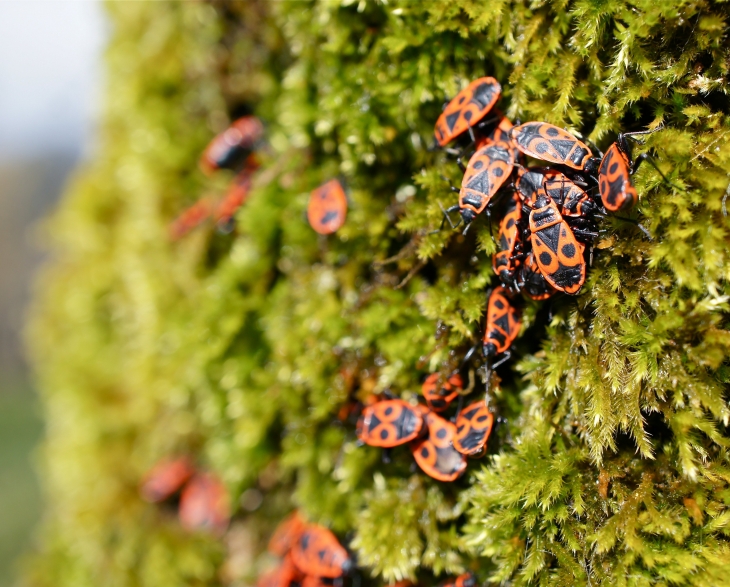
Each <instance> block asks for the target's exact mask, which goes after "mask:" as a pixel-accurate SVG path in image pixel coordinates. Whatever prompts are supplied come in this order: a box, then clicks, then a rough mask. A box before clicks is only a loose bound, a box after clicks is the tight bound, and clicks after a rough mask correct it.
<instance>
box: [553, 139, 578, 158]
mask: <svg viewBox="0 0 730 587" xmlns="http://www.w3.org/2000/svg"><path fill="white" fill-rule="evenodd" d="M550 144H551V145H552V146H553V148H554V149H555V150H556V151H557V152H558V154H559V155H560V157H561V159H563V160H564V161H565V160H566V159H567V158H568V155H569V154H570V150H571V149H572V148H573V147H574V146H575V141H572V140H570V139H562V140H561V139H552V140H551V141H550Z"/></svg>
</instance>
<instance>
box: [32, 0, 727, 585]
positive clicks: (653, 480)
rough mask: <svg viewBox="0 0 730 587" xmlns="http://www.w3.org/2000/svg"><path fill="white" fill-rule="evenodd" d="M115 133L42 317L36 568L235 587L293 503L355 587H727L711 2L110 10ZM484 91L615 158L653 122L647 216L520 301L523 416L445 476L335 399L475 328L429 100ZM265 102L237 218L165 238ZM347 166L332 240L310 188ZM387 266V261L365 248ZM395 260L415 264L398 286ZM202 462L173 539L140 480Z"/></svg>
mask: <svg viewBox="0 0 730 587" xmlns="http://www.w3.org/2000/svg"><path fill="white" fill-rule="evenodd" d="M109 12H110V15H111V19H112V22H113V40H112V42H111V45H110V48H109V51H108V55H107V63H108V68H107V71H108V74H107V75H108V90H107V94H106V109H105V114H104V123H103V126H102V129H101V133H100V141H99V148H98V150H97V153H96V155H95V157H94V158H93V160H92V162H91V163H90V164H89V165H88V166H87V167H86V168H85V169H82V170H80V172H79V174H78V176H77V178H76V180H75V181H74V183H73V184H72V185H71V186H70V188H69V190H68V192H67V194H66V197H65V198H64V201H63V202H62V204H61V206H60V208H59V210H58V211H57V212H56V214H55V215H54V217H53V218H52V219H51V221H50V222H49V224H48V234H49V241H50V245H51V248H52V251H53V253H54V258H53V261H52V262H51V263H50V264H49V266H48V267H47V268H46V270H45V272H44V275H43V277H42V279H41V280H40V281H39V284H38V288H37V292H36V301H35V305H34V309H33V313H32V320H31V323H30V326H29V333H28V339H29V345H30V348H31V351H32V355H33V357H34V362H35V366H36V371H37V374H38V378H39V382H40V385H41V387H42V390H43V401H44V405H45V413H46V419H47V438H46V440H45V443H44V446H43V463H44V465H43V473H44V479H45V489H46V497H47V502H48V503H47V511H46V520H45V523H44V525H43V528H42V533H41V544H40V547H39V552H38V553H37V554H36V555H35V556H34V558H31V559H30V560H29V562H28V567H27V568H28V570H27V573H26V576H25V582H26V584H27V585H30V586H37V587H42V586H46V585H47V586H51V585H53V586H54V587H66V586H69V587H71V586H73V587H82V586H86V585H88V586H92V585H93V586H97V585H102V584H103V585H105V586H111V587H116V586H119V587H122V586H124V587H126V586H150V587H151V586H159V585H165V586H175V585H200V586H202V585H219V584H226V585H228V584H234V585H248V584H252V582H253V581H254V580H255V577H256V574H257V572H258V571H259V570H261V569H262V568H264V567H266V566H267V565H269V564H271V562H272V561H271V559H268V558H267V557H266V556H263V555H262V556H260V554H261V553H262V551H263V550H264V548H265V544H266V539H267V537H268V535H269V534H270V532H271V530H272V529H273V527H274V526H275V525H276V523H277V522H278V521H279V520H280V519H281V518H282V517H283V516H284V515H285V513H286V512H287V511H289V510H290V509H291V508H293V507H299V508H301V509H302V510H303V512H304V513H305V514H306V515H307V516H308V517H309V518H310V519H312V520H315V521H318V522H321V523H324V524H326V525H328V526H330V527H331V528H333V530H334V531H335V532H337V533H338V534H339V535H340V536H341V537H343V538H347V540H348V541H349V544H350V546H351V548H352V549H353V551H354V552H355V554H356V555H357V558H358V560H359V561H360V565H361V567H362V571H361V572H362V575H363V581H364V582H365V584H366V585H370V584H372V585H378V584H381V583H388V582H391V581H393V580H395V579H400V578H403V577H408V578H412V579H415V578H418V579H419V581H420V582H421V584H423V585H431V584H434V583H436V582H437V581H438V580H440V579H441V578H443V577H444V576H446V575H448V574H453V573H456V572H459V571H461V570H463V569H466V568H469V569H472V570H473V571H475V572H476V574H477V576H478V577H479V579H480V581H481V582H483V583H486V584H489V583H499V582H501V583H503V584H509V585H514V586H519V585H541V586H568V585H591V586H598V585H611V586H612V587H613V586H623V585H627V586H628V585H632V586H633V585H636V586H643V585H647V586H648V585H652V586H664V585H666V586H669V585H672V586H676V585H697V586H702V587H705V586H707V587H717V586H720V585H724V584H727V577H728V573H729V572H730V542H729V541H728V533H730V457H729V453H728V448H729V447H730V433H729V432H728V424H729V421H730V408H729V407H728V397H727V389H728V379H730V369H729V368H728V363H727V356H728V351H730V331H729V330H728V311H729V306H728V300H729V298H728V295H729V294H730V285H728V278H730V259H729V258H728V245H729V244H730V239H729V238H728V229H729V227H730V221H729V220H728V219H727V218H726V217H724V216H723V214H722V211H721V200H722V196H723V193H724V192H725V189H726V187H727V184H728V176H729V174H730V120H729V117H730V102H729V100H728V96H727V82H728V69H729V68H730V46H729V45H728V41H727V34H728V26H727V20H728V17H730V11H729V9H728V5H727V4H725V3H720V2H717V3H715V2H706V1H696V0H691V1H674V2H658V1H656V0H641V1H631V2H626V1H622V0H602V1H601V0H575V1H573V2H567V1H556V2H552V3H547V2H526V1H524V2H520V1H517V0H515V1H512V2H510V1H507V0H493V1H490V2H477V1H474V0H448V1H446V0H432V1H429V2H413V1H408V0H400V1H397V0H396V1H393V0H391V1H388V2H387V3H386V2H385V1H380V2H375V1H366V0H361V1H359V2H357V1H355V2H350V1H343V2H335V1H327V0H321V1H319V2H265V1H256V2H252V1H246V2H240V3H222V2H212V3H204V2H181V3H167V2H146V3H110V4H109ZM481 75H493V76H495V77H496V78H497V79H498V80H499V81H500V82H501V83H502V85H503V88H504V92H503V97H502V101H501V106H500V107H501V108H503V109H504V111H505V112H506V113H507V114H508V115H509V116H510V117H512V118H513V119H516V118H519V119H521V120H523V121H524V120H531V119H537V120H546V121H550V122H553V123H555V124H558V125H560V126H564V127H566V128H568V129H570V130H573V131H576V132H581V133H583V134H584V135H585V136H587V137H588V138H589V139H590V140H592V141H593V142H595V143H596V144H598V146H600V147H602V148H604V149H605V148H606V147H607V146H608V145H609V144H610V143H611V142H612V141H613V140H615V138H616V134H617V133H618V132H622V131H623V132H626V131H631V130H640V129H644V128H647V127H650V128H656V127H658V126H659V125H660V124H663V125H664V127H665V128H664V129H663V130H661V131H659V132H656V133H654V134H652V135H649V136H648V137H647V139H646V144H645V146H639V147H637V149H636V154H639V153H641V152H644V151H646V150H647V149H651V150H652V152H653V153H654V155H655V158H656V160H657V162H658V164H659V166H660V168H661V169H662V171H663V172H664V173H665V174H666V175H667V176H668V177H669V179H670V180H671V182H672V184H674V187H673V186H670V185H668V184H667V183H666V182H663V181H662V179H661V177H660V176H659V174H658V173H657V172H656V171H655V170H654V169H652V167H650V166H649V165H644V166H642V167H641V168H640V170H639V171H638V173H637V174H636V176H635V178H634V180H635V184H636V186H637V189H638V191H639V194H640V203H639V205H638V207H637V209H636V210H635V211H634V212H632V214H631V216H632V218H633V219H635V220H639V221H640V222H641V223H642V225H643V226H645V227H646V228H647V229H648V230H649V232H650V233H651V235H652V240H648V239H647V238H646V237H644V236H643V234H642V233H641V231H640V230H639V229H638V228H637V227H636V225H635V224H633V223H632V222H629V221H626V220H620V219H616V218H607V219H606V220H605V221H602V222H601V229H602V230H603V231H604V232H603V233H602V235H601V239H600V242H599V243H598V246H597V249H596V251H595V258H594V262H593V266H592V268H591V271H590V275H589V278H588V281H587V283H586V286H585V287H584V288H583V290H582V291H581V293H580V295H578V296H577V297H563V298H560V299H556V300H555V301H554V302H553V303H551V304H546V303H543V304H538V303H532V304H530V305H528V307H527V308H526V313H525V320H524V325H523V331H522V333H521V336H520V338H519V339H518V340H517V342H516V344H515V346H514V354H513V359H512V360H511V361H510V362H509V363H508V364H506V365H505V366H504V367H502V368H500V369H499V372H498V376H499V377H498V379H499V381H497V380H495V384H497V385H498V387H497V390H496V408H497V409H498V410H499V412H500V414H501V415H502V416H504V417H506V419H507V424H505V425H502V426H500V428H499V429H498V430H497V431H496V432H495V434H494V437H493V438H492V439H491V440H490V446H489V451H488V456H487V457H486V458H485V459H484V460H482V461H473V462H471V463H470V465H469V469H468V472H467V475H465V477H464V478H462V479H461V480H459V481H457V482H455V483H452V484H442V483H438V482H436V481H433V480H431V479H429V478H427V477H425V476H424V475H423V474H422V473H420V472H418V473H414V472H413V471H412V469H411V463H412V458H411V455H410V453H409V452H408V450H407V449H401V450H396V451H394V453H393V460H392V462H391V463H390V464H387V465H386V464H383V463H382V462H381V460H380V454H379V451H378V450H376V449H372V448H366V447H363V448H358V447H356V445H355V442H354V432H353V427H352V426H351V425H350V424H347V423H343V422H341V421H340V420H339V419H338V418H337V414H338V413H339V412H340V409H341V407H342V405H343V404H344V403H345V402H346V401H347V398H348V395H349V394H350V393H356V394H359V395H360V396H362V395H363V394H367V393H369V392H378V391H383V390H386V389H388V390H390V391H391V392H393V393H394V394H396V395H399V396H402V397H407V398H408V397H414V396H415V394H417V392H418V389H419V387H420V381H421V378H422V376H423V375H424V374H425V373H427V372H429V371H433V370H441V371H443V372H445V373H446V372H448V371H450V370H451V369H452V368H453V367H454V366H455V365H457V364H458V362H459V361H460V360H461V358H462V356H463V354H464V353H465V352H466V350H467V349H468V348H469V347H470V346H471V345H472V344H474V342H475V341H476V340H477V339H478V337H479V336H480V334H481V327H482V324H481V317H482V314H483V307H484V301H485V289H486V288H487V287H489V284H490V283H492V282H493V281H494V278H493V275H492V269H491V261H490V258H491V253H492V252H493V249H494V244H493V241H492V239H491V237H490V229H489V225H488V223H487V222H486V220H485V219H482V220H480V221H478V222H477V223H476V225H475V226H474V227H473V229H472V230H471V232H470V234H469V235H468V236H467V237H462V236H460V235H459V234H458V233H455V232H452V231H450V230H444V231H441V232H438V233H432V232H431V231H433V230H434V229H435V228H437V227H438V226H439V224H440V223H441V212H440V209H439V203H441V204H443V205H444V206H448V205H451V204H452V203H453V202H454V196H453V194H451V193H450V192H449V190H448V186H447V184H446V183H445V182H444V180H443V179H442V178H441V176H442V175H446V176H448V177H450V178H452V179H453V180H454V181H455V182H457V181H458V179H459V171H458V168H457V167H456V165H455V164H454V163H453V161H450V160H448V159H446V158H445V157H444V156H443V154H440V153H434V152H430V151H428V150H427V147H428V146H429V145H430V143H431V141H432V130H433V123H434V121H435V120H436V118H437V116H438V114H439V112H440V110H441V105H442V103H443V102H444V101H445V100H446V99H447V98H448V97H449V96H451V95H453V94H454V93H455V92H456V91H457V90H458V89H459V88H461V87H463V85H464V84H465V83H466V82H468V81H469V80H471V79H473V78H475V77H478V76H481ZM241 104H249V105H251V106H252V107H253V108H254V111H255V113H256V114H257V115H259V116H260V117H261V118H262V119H263V120H264V121H265V122H266V124H267V134H268V139H269V147H268V148H267V149H265V151H264V152H263V153H262V155H261V158H262V161H263V164H264V165H263V169H262V171H261V172H260V174H259V175H258V176H257V178H256V180H255V190H254V192H253V195H252V197H251V199H250V200H249V202H248V203H247V204H246V205H245V206H244V207H243V208H242V209H241V210H240V211H239V213H238V214H237V217H236V220H237V229H236V231H235V232H234V233H233V234H232V235H221V234H218V233H216V232H215V231H214V230H213V227H212V226H209V227H205V228H202V229H199V230H197V231H195V232H193V233H191V234H190V235H189V236H187V237H186V238H184V239H183V240H181V241H179V242H174V243H173V242H171V241H170V239H169V237H168V232H167V227H168V224H169V222H170V221H171V220H172V219H173V218H174V216H175V215H176V214H177V213H178V212H180V211H181V210H182V209H183V208H184V207H185V206H187V205H190V204H191V203H192V202H194V201H195V200H196V199H197V198H199V197H201V196H202V195H203V194H205V193H208V192H218V193H220V192H221V191H222V190H224V189H225V186H226V183H227V182H228V181H230V178H231V176H230V175H229V174H227V173H224V172H222V173H220V174H218V175H217V176H216V177H214V178H206V177H205V176H204V175H203V174H202V173H201V172H200V171H199V169H198V166H197V159H198V156H199V154H200V152H201V150H202V149H203V148H204V146H205V144H206V143H207V141H208V140H209V139H210V138H211V136H212V135H213V134H214V133H215V132H218V131H220V130H222V129H223V128H225V126H226V124H227V123H228V122H229V120H230V117H231V116H232V115H233V114H234V113H235V112H236V110H237V108H238V107H239V106H240V105H241ZM338 174H341V175H342V176H343V177H344V178H345V180H346V183H347V185H348V188H349V192H350V196H351V207H350V212H349V215H348V220H347V224H346V225H345V226H344V227H343V228H342V229H341V230H340V231H339V232H338V233H337V234H336V235H333V236H331V237H327V238H325V237H319V236H318V235H316V234H315V233H314V232H313V231H312V230H311V228H310V227H309V226H308V225H307V223H306V221H305V220H304V210H305V208H306V203H307V195H308V192H309V191H310V190H311V189H312V188H314V187H315V186H316V185H318V184H319V183H321V182H322V181H324V180H326V179H328V178H330V177H332V176H335V175H338ZM394 255H397V259H396V260H395V261H392V262H389V263H383V261H385V260H387V259H388V258H390V257H392V256H394ZM410 275H412V278H410V279H409V280H406V282H405V283H403V281H404V280H405V279H406V278H407V277H408V276H410ZM180 453H187V454H190V455H193V457H194V458H195V459H197V461H198V462H199V463H200V464H201V465H203V466H205V467H208V468H210V469H212V470H213V471H215V472H216V473H218V474H219V475H220V476H221V477H222V479H223V480H224V481H225V483H226V485H227V487H228V489H229V491H230V493H231V495H232V497H233V502H234V504H235V506H236V507H235V516H234V521H233V523H232V526H231V529H230V530H229V532H228V534H227V535H226V537H225V538H224V539H216V538H214V537H210V536H207V535H205V534H190V533H187V532H184V531H183V530H182V529H181V528H180V527H179V525H178V523H177V521H176V518H175V516H174V512H173V511H172V510H167V509H165V508H159V507H156V506H152V505H150V504H146V503H144V502H143V501H142V500H141V499H140V497H139V492H138V485H139V482H140V480H141V479H142V477H143V476H144V474H145V472H146V471H147V470H148V469H149V468H150V467H151V466H152V465H153V464H154V463H155V462H156V461H157V460H159V459H161V458H164V457H167V456H170V455H173V454H180Z"/></svg>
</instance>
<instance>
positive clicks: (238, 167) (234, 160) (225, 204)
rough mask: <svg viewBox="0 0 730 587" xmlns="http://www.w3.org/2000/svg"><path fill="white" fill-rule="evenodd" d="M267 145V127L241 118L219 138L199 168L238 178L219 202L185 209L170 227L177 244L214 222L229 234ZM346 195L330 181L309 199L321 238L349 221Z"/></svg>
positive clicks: (312, 222) (314, 225)
mask: <svg viewBox="0 0 730 587" xmlns="http://www.w3.org/2000/svg"><path fill="white" fill-rule="evenodd" d="M263 144H264V125H263V123H262V122H261V120H259V119H258V118H257V117H255V116H242V117H241V118H238V119H236V120H235V121H234V122H233V123H232V124H231V125H230V126H229V127H228V128H227V129H226V130H224V131H223V132H221V133H220V134H218V135H216V136H215V137H214V138H213V140H212V141H211V142H210V143H209V144H208V146H207V147H206V148H205V150H204V151H203V154H202V155H201V157H200V168H201V170H202V171H203V172H204V173H205V174H207V175H211V174H213V173H214V172H216V171H219V170H222V169H227V170H230V171H234V172H235V174H236V175H235V176H234V178H233V181H232V182H231V184H230V186H229V187H228V191H227V192H226V194H225V195H224V196H223V197H222V198H220V199H218V200H216V199H215V198H213V197H212V196H209V195H206V196H203V197H202V198H200V199H199V200H198V201H197V202H195V203H194V204H193V205H192V206H190V207H189V208H187V209H185V210H184V211H183V212H182V213H181V214H180V215H179V216H178V217H177V218H176V219H175V220H174V221H173V222H172V223H171V224H170V237H171V238H172V239H173V240H177V239H179V238H181V237H183V236H185V235H186V234H187V233H189V232H190V231H191V230H193V229H194V228H196V227H198V226H200V225H201V224H202V223H203V222H205V221H206V220H208V218H212V219H213V221H214V222H215V224H216V226H217V227H218V229H219V230H220V231H222V232H230V231H231V230H232V229H233V225H234V224H233V223H234V220H233V218H234V214H235V213H236V211H237V210H238V209H239V208H240V207H241V206H243V204H244V203H245V202H246V200H247V199H248V197H249V195H250V193H251V187H252V180H253V175H254V173H255V172H256V171H257V169H258V168H259V160H258V159H257V157H256V153H257V151H258V150H259V149H261V147H262V146H263ZM347 206H348V204H347V194H346V193H345V189H344V187H343V186H342V183H341V182H340V181H339V180H337V179H331V180H329V181H327V182H325V183H324V184H322V185H321V186H319V187H318V188H316V189H314V190H313V191H312V192H311V194H310V197H309V205H308V206H307V219H308V221H309V224H310V226H311V227H312V228H313V229H314V230H315V231H316V232H318V233H319V234H323V235H327V234H332V233H334V232H337V230H339V229H340V228H341V227H342V225H343V224H344V223H345V220H346V218H347Z"/></svg>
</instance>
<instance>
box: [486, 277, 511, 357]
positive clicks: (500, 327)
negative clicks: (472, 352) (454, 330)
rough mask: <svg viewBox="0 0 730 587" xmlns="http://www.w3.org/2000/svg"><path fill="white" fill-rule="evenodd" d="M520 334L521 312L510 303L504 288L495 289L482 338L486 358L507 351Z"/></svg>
mask: <svg viewBox="0 0 730 587" xmlns="http://www.w3.org/2000/svg"><path fill="white" fill-rule="evenodd" d="M519 332H520V312H519V310H518V309H517V307H515V306H514V305H513V304H512V302H511V301H510V298H509V294H508V292H507V290H506V289H505V288H504V287H502V286H498V287H495V288H494V289H493V290H492V293H491V294H489V299H488V301H487V320H486V325H485V329H484V337H483V338H482V351H483V353H484V356H485V358H488V359H489V358H492V357H495V356H497V355H499V354H501V353H504V352H505V351H507V350H508V349H509V347H510V346H511V345H512V343H513V342H514V340H515V338H517V334H518V333H519Z"/></svg>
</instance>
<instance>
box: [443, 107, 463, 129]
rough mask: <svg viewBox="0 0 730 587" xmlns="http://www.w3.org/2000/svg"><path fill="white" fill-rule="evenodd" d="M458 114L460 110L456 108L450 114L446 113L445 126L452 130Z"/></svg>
mask: <svg viewBox="0 0 730 587" xmlns="http://www.w3.org/2000/svg"><path fill="white" fill-rule="evenodd" d="M460 114H461V111H460V110H457V111H456V112H452V113H451V114H447V115H446V126H448V127H449V131H452V130H454V126H455V125H456V121H457V120H459V115H460Z"/></svg>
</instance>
